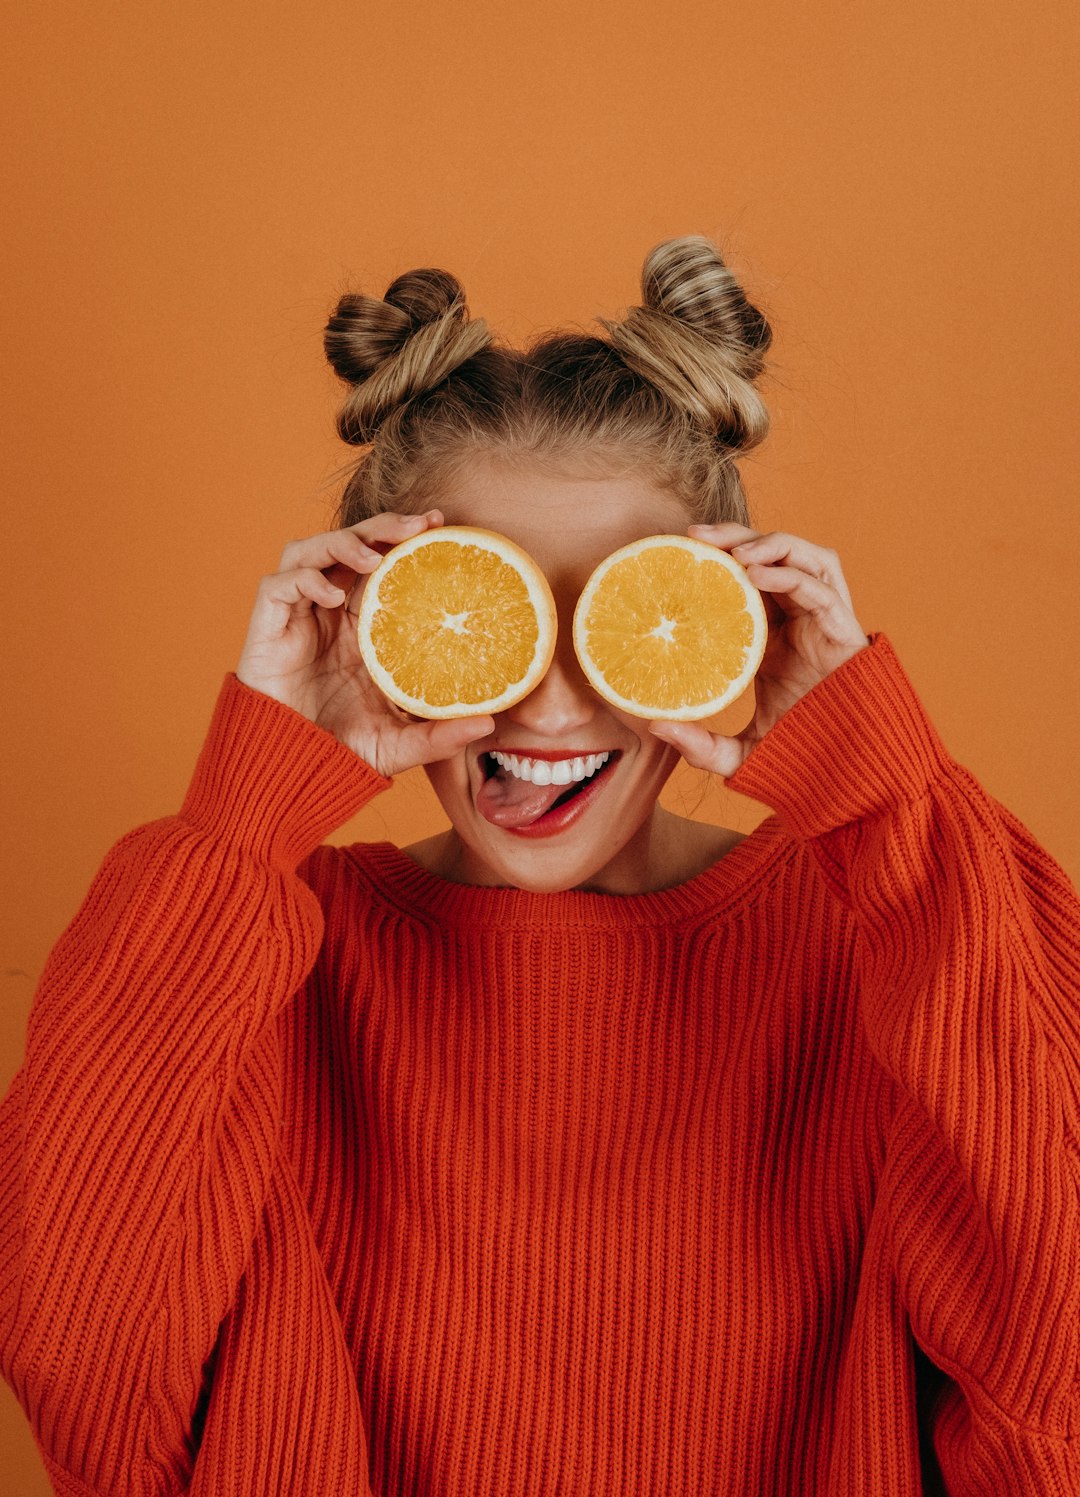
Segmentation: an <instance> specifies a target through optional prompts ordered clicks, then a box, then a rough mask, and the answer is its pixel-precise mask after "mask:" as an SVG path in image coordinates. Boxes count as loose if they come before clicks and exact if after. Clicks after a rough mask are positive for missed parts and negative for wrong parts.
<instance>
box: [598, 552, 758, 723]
mask: <svg viewBox="0 0 1080 1497" xmlns="http://www.w3.org/2000/svg"><path fill="white" fill-rule="evenodd" d="M573 628H574V649H575V651H576V652H577V657H578V660H579V662H580V663H581V668H582V670H583V671H584V673H585V675H586V676H587V677H588V680H589V682H590V684H591V685H592V687H593V689H594V690H595V691H596V692H598V693H599V695H600V696H602V697H603V698H604V700H605V701H607V702H609V703H611V705H612V706H614V707H618V708H620V709H621V710H622V711H623V712H628V713H630V714H631V715H633V716H634V717H645V718H651V719H657V718H666V719H669V720H670V721H672V722H680V721H682V722H689V721H693V720H694V719H697V718H703V717H711V716H712V715H713V714H714V713H716V712H720V711H721V710H722V709H723V708H724V707H726V706H728V704H729V703H731V702H733V701H735V699H736V698H737V697H739V696H740V695H741V694H742V693H743V692H744V691H745V690H746V688H747V686H748V685H749V684H750V682H751V680H752V679H753V677H754V675H755V674H756V672H757V670H758V667H759V666H760V664H761V660H762V657H763V655H764V653H765V644H766V641H767V638H768V620H767V618H766V615H765V606H764V604H763V602H762V599H761V594H760V592H759V591H758V590H757V588H756V587H755V586H754V585H753V583H752V582H751V581H750V579H749V577H748V576H747V573H746V569H745V567H742V566H740V564H739V563H738V562H737V561H736V560H735V559H734V557H732V556H730V555H729V554H728V553H727V552H726V551H721V550H720V549H719V548H718V547H716V546H710V545H708V544H707V543H706V542H705V541H697V540H693V539H692V538H691V537H690V536H686V535H650V536H646V537H645V538H644V539H643V540H640V541H633V542H632V543H631V544H630V545H628V546H623V547H622V548H621V549H620V550H618V551H615V552H613V553H612V554H611V555H610V556H608V557H605V559H604V560H603V561H602V562H601V563H600V565H599V566H598V567H597V568H596V569H595V570H594V571H593V573H592V575H591V576H590V577H589V579H588V581H587V582H586V584H585V587H584V589H583V591H582V593H581V596H580V597H579V599H578V602H577V607H576V608H575V610H574V625H573Z"/></svg>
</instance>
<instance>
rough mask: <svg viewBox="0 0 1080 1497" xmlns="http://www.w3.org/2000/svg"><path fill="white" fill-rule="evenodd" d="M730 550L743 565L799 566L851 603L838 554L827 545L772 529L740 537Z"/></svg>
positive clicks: (848, 603) (849, 605)
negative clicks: (755, 563) (742, 538)
mask: <svg viewBox="0 0 1080 1497" xmlns="http://www.w3.org/2000/svg"><path fill="white" fill-rule="evenodd" d="M731 554H732V556H733V557H734V558H735V560H736V561H738V562H741V563H742V565H743V566H744V567H749V565H750V563H751V562H758V563H760V564H761V565H763V566H773V565H776V564H782V565H788V566H793V567H798V568H799V570H800V571H802V572H808V573H809V574H810V576H811V577H817V578H819V579H820V580H821V581H822V582H827V583H828V584H829V586H830V587H832V588H835V590H836V591H837V592H838V593H839V594H840V596H841V597H842V598H843V599H844V602H845V603H846V604H847V606H848V607H849V608H850V607H851V595H850V593H849V592H848V586H847V582H846V580H845V578H844V573H843V569H842V567H841V565H840V557H839V556H838V555H837V553H836V552H835V551H833V550H830V549H829V548H828V547H826V546H816V545H814V543H813V542H812V541H808V540H806V539H805V538H804V537H803V536H801V535H789V534H788V533H787V532H786V531H781V530H774V531H771V532H770V533H769V534H768V535H759V536H755V537H753V538H752V539H750V540H747V541H740V542H739V544H738V545H735V546H732V548H731Z"/></svg>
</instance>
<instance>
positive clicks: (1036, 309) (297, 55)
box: [0, 0, 1080, 1497]
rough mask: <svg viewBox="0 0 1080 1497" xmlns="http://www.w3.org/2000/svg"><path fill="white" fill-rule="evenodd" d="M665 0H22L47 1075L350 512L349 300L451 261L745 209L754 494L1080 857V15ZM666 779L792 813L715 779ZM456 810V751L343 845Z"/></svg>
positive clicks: (18, 129)
mask: <svg viewBox="0 0 1080 1497" xmlns="http://www.w3.org/2000/svg"><path fill="white" fill-rule="evenodd" d="M661 14H662V13H661V11H660V10H658V9H657V7H656V5H655V4H654V3H648V4H646V3H645V0H632V3H626V0H623V3H620V4H614V3H612V0H592V3H590V4H585V5H583V4H580V3H576V0H575V3H567V0H552V3H549V4H546V5H543V6H539V7H538V6H524V5H523V6H509V5H506V4H502V3H500V4H494V3H492V0H481V3H475V0H474V3H472V4H470V5H468V6H462V5H459V4H456V3H453V0H451V3H447V0H439V3H435V0H414V3H413V4H411V5H409V6H395V5H382V6H379V7H377V8H373V7H364V6H357V5H355V4H348V5H344V4H341V3H339V0H321V3H320V4H319V5H318V6H311V7H298V6H285V5H276V4H269V5H264V6H260V7H257V8H256V9H255V10H254V11H253V10H252V9H251V8H250V7H249V6H247V5H240V4H238V3H236V0H215V3H213V4H211V3H205V0H204V3H199V4H191V3H187V4H184V3H181V4H179V5H176V6H171V7H166V6H161V7H158V6H149V7H148V6H145V5H136V4H134V3H133V0H126V3H121V4H117V5H111V6H106V7H102V6H100V5H96V4H90V3H89V0H63V3H59V0H36V3H35V4H34V5H32V6H29V5H24V6H21V7H18V8H17V10H15V11H12V12H9V16H8V19H7V22H6V25H5V42H6V46H7V62H6V65H5V67H6V76H5V77H4V78H3V80H2V81H3V88H2V89H0V111H2V129H3V139H4V141H5V143H6V145H7V153H6V155H7V160H6V164H5V166H4V192H3V202H4V205H5V217H6V220H7V227H6V233H5V235H4V239H3V249H2V253H3V257H4V265H3V281H2V284H3V290H4V294H3V297H2V298H0V317H2V318H3V322H4V337H5V355H4V365H3V379H4V406H5V411H4V416H5V419H4V423H3V424H4V432H5V438H4V440H5V448H6V451H5V458H6V469H7V476H6V483H5V494H6V502H5V510H6V514H5V541H4V547H5V549H4V555H5V567H4V571H5V579H4V580H5V584H6V586H5V594H6V598H7V602H6V605H5V606H6V608H7V610H8V612H7V617H6V622H5V625H4V636H3V643H4V652H5V656H6V662H5V663H6V670H7V685H6V687H5V692H4V697H5V706H6V712H5V720H6V731H5V733H4V741H5V748H6V750H7V756H8V757H7V763H6V766H5V774H4V788H5V791H6V794H7V804H6V807H5V811H4V832H5V838H4V840H5V845H6V854H7V855H6V858H5V860H4V881H5V884H4V890H3V899H2V902H0V909H2V912H3V919H4V923H5V934H4V946H3V958H4V960H3V964H2V966H3V988H2V1003H0V1085H2V1086H3V1087H4V1088H6V1086H7V1084H8V1082H9V1080H10V1078H11V1076H12V1075H13V1074H14V1071H15V1069H16V1067H17V1066H18V1064H19V1062H20V1060H21V1058H22V1053H23V1037H24V1032H25V1024H26V1017H27V1013H28V1010H29V1005H30V998H31V993H32V991H33V987H34V984H35V982H36V979H37V977H38V974H39V973H40V971H41V968H42V964H43V962H44V959H45V956H46V954H47V952H48V950H49V948H50V946H51V945H52V944H53V942H54V941H55V940H56V938H57V937H58V936H59V934H60V932H61V930H62V929H63V928H64V926H65V925H66V924H67V922H68V921H69V920H70V919H71V917H72V916H73V915H74V913H75V911H76V909H77V907H78V904H79V902H80V901H81V899H82V896H83V894H84V893H85V891H86V888H87V886H88V884H89V881H90V879H91V877H92V876H93V873H94V871H95V869H96V868H97V866H98V864H99V862H100V860H101V858H102V857H103V855H104V853H105V851H106V849H107V848H108V847H109V846H110V845H111V844H112V843H113V842H114V841H115V840H116V839H117V838H118V837H120V836H121V835H122V834H123V833H124V832H125V831H127V830H128V829H129V828H131V827H133V826H135V825H138V824H139V823H141V822H144V821H147V820H150V819H153V818H156V817H159V816H163V815H167V814H169V813H170V812H172V811H174V810H175V809H176V808H177V807H178V806H179V804H180V801H181V799H182V797H183V793H184V790H185V788H186V786H187V783H188V779H189V776H190V773H191V770H192V768H193V766H194V762H195V758H196V755H197V752H198V749H199V746H200V744H201V742H202V738H203V734H204V732H205V729H206V726H207V723H208V721H209V714H210V711H211V708H212V706H213V702H214V699H215V697H216V695H217V691H218V688H219V686H220V683H221V678H222V676H223V674H224V672H225V671H227V670H230V669H232V668H233V667H234V666H235V664H236V662H237V659H238V656H239V651H240V647H241V645H242V642H243V638H244V634H245V632H246V625H247V618H248V614H249V612H250V608H251V604H252V601H253V599H254V593H255V588H256V585H257V583H258V579H259V577H260V576H261V575H263V573H265V572H268V571H273V570H276V569H277V562H278V557H279V555H280V552H281V549H282V546H283V545H284V544H285V542H286V541H288V540H291V539H293V538H294V537H296V536H300V535H305V534H311V533H314V532H315V531H318V530H322V529H325V528H327V525H328V523H329V519H330V515H331V512H332V506H333V501H334V499H335V497H336V493H337V486H336V485H335V484H334V481H333V474H334V470H335V468H336V467H337V466H338V465H339V464H340V463H342V462H344V461H346V460H348V459H349V458H351V457H352V456H354V455H355V453H354V451H353V449H349V448H346V447H345V446H344V445H343V444H341V443H340V442H339V441H338V439H337V437H336V436H335V434H334V430H333V416H334V413H335V411H336V408H337V404H338V399H339V392H340V388H341V387H340V386H339V385H338V384H337V382H336V381H335V380H334V377H333V376H332V374H331V373H330V370H329V368H328V366H327V365H326V363H325V361H324V358H323V355H322V351H321V329H322V326H323V323H324V322H325V319H326V316H327V314H328V312H329V310H330V307H331V305H332V303H333V301H334V299H335V298H336V296H337V295H338V294H339V293H340V292H341V291H343V290H346V289H363V290H366V291H372V292H374V293H376V294H381V293H382V292H383V290H385V288H386V285H387V284H388V282H389V281H390V280H391V279H392V278H393V276H395V275H397V274H398V273H399V272H400V271H402V270H404V269H407V268H410V267H413V266H418V265H439V266H445V267H446V268H448V269H450V270H452V271H454V272H455V273H456V274H457V275H459V276H460V277H461V278H462V280H463V282H464V284H465V287H466V290H467V292H468V295H469V301H470V306H471V308H472V311H473V313H474V315H477V316H483V317H485V318H486V319H487V320H488V321H489V322H490V323H491V324H492V325H493V326H494V327H495V329H496V330H497V331H498V332H501V333H502V334H503V335H504V336H506V337H507V338H510V339H512V340H516V339H519V338H521V337H523V336H524V335H526V334H528V333H530V332H531V331H533V330H534V329H537V328H542V327H547V326H550V325H553V324H567V323H573V324H577V325H579V326H582V327H585V326H588V325H589V324H590V323H591V322H592V319H593V318H594V317H596V316H598V315H603V316H615V315H618V314H619V313H620V312H621V311H622V310H623V309H624V308H625V307H626V306H627V305H629V304H632V303H633V302H634V301H636V300H637V299H638V284H637V275H638V271H639V269H640V265H641V261H642V259H643V258H644V255H645V253H646V251H647V250H648V249H649V248H650V247H651V246H652V245H653V244H654V243H656V242H657V241H658V240H660V239H664V238H668V237H670V236H672V235H675V234H684V233H705V234H708V235H710V236H711V237H713V238H714V239H716V240H717V241H718V242H719V243H720V244H721V245H722V246H723V247H724V249H725V250H726V251H727V252H728V256H729V259H730V261H731V263H732V264H733V266H734V268H735V269H736V270H737V271H738V272H739V273H740V274H741V275H742V277H743V281H744V285H745V286H746V288H747V290H748V292H749V293H750V295H751V297H752V299H754V300H756V301H757V302H758V304H759V305H760V306H761V307H762V309H763V310H765V312H766V313H767V315H768V316H769V318H770V320H771V321H772V323H773V327H774V331H775V344H774V368H775V373H774V377H773V379H772V381H771V382H770V384H769V385H768V387H767V388H766V390H765V393H766V396H767V399H768V401H769V404H770V407H771V410H772V413H773V422H774V424H773V430H772V433H771V436H770V438H769V440H768V442H767V443H766V445H765V446H764V447H762V448H759V449H758V451H757V452H756V453H755V454H753V455H752V457H751V459H750V460H748V461H746V462H745V463H744V465H743V472H744V476H745V479H746V483H747V487H748V490H749V493H750V498H751V505H752V507H753V510H754V520H755V524H756V525H757V527H758V528H759V529H762V530H771V529H784V530H790V531H794V532H796V533H798V534H801V535H804V536H806V537H808V538H810V539H812V540H814V541H817V542H819V543H820V544H822V545H827V546H833V547H835V548H836V549H837V550H838V551H839V553H840V556H841V559H842V562H843V565H844V570H845V574H846V576H847V578H848V581H849V584H850V587H851V590H852V594H853V599H854V603H855V609H856V613H857V615H858V617H859V619H860V621H861V622H862V624H863V626H864V627H865V628H867V629H884V630H885V631H886V632H887V633H888V635H889V636H890V638H891V639H892V641H893V643H894V645H895V646H896V647H897V649H898V651H899V654H900V656H901V659H902V660H903V661H904V663H905V665H906V667H907V669H908V672H909V674H910V675H911V676H912V678H913V680H914V681H915V683H916V686H917V688H918V690H919V692H920V695H921V696H922V698H923V700H924V702H925V703H926V705H927V707H928V709H929V711H930V713H931V716H932V717H933V719H934V721H935V722H936V724H937V726H938V728H939V730H940V732H941V733H942V736H943V737H944V739H945V741H946V743H947V745H948V746H949V748H950V749H951V751H952V753H953V754H954V755H955V757H956V758H958V759H959V760H960V761H961V762H962V763H964V764H966V765H967V766H968V767H969V768H970V769H971V770H972V771H973V772H974V773H975V774H976V775H977V776H978V777H979V779H980V780H981V781H982V783H983V784H984V785H985V786H986V788H987V789H988V790H990V791H991V793H992V794H994V795H996V796H997V797H998V798H999V799H1001V800H1003V801H1004V802H1005V803H1006V804H1008V805H1009V806H1010V807H1011V808H1012V809H1013V810H1014V811H1015V812H1016V813H1017V815H1019V816H1020V817H1021V819H1022V820H1024V821H1025V822H1026V823H1027V824H1028V826H1029V827H1030V828H1031V829H1032V830H1033V832H1034V833H1035V834H1036V836H1037V837H1038V838H1039V839H1040V840H1041V841H1042V842H1043V844H1044V845H1045V846H1046V847H1047V848H1048V849H1049V850H1050V851H1051V852H1052V853H1053V854H1054V855H1055V856H1056V857H1057V858H1058V860H1059V861H1060V862H1062V863H1063V864H1064V865H1065V867H1066V868H1067V869H1068V870H1069V872H1070V873H1071V875H1072V876H1073V878H1074V880H1077V879H1080V776H1078V775H1077V773H1076V758H1077V748H1078V740H1080V733H1078V727H1080V705H1078V704H1080V692H1078V685H1080V680H1078V671H1077V664H1076V658H1077V644H1076V637H1077V628H1078V624H1080V604H1078V601H1077V587H1078V582H1080V569H1078V564H1077V551H1078V541H1080V533H1078V531H1080V527H1078V523H1077V498H1076V487H1077V476H1076V475H1077V450H1076V448H1077V432H1078V430H1080V422H1078V421H1077V418H1076V402H1077V390H1078V380H1077V373H1078V371H1077V364H1076V357H1077V354H1076V350H1077V344H1078V339H1077V292H1076V285H1077V272H1076V266H1077V247H1078V246H1077V217H1078V213H1077V193H1076V182H1077V164H1078V163H1077V130H1076V118H1075V114H1074V106H1075V97H1076V89H1077V83H1078V75H1080V68H1078V66H1077V62H1078V56H1077V42H1078V40H1080V36H1078V31H1077V22H1076V19H1075V7H1073V6H1072V5H1066V4H1065V3H1039V4H1036V5H1035V6H1034V7H1029V6H1027V5H1025V4H1022V3H1021V0H1010V3H1002V0H984V3H982V4H980V5H975V4H970V3H969V4H959V5H948V6H941V5H939V4H936V3H935V4H930V3H928V0H911V3H908V4H905V5H902V6H893V5H885V4H881V5H878V4H867V5H852V4H850V3H848V0H842V3H841V0H822V3H819V4H817V5H815V6H806V7H798V6H793V5H791V4H788V3H786V0H756V3H755V4H753V5H746V4H743V5H738V6H725V5H722V4H718V3H717V0H673V3H672V6H671V7H670V8H669V10H668V11H667V13H666V15H665V16H664V18H663V19H661ZM744 706H745V707H746V709H747V710H744V711H743V712H742V721H744V720H745V718H746V717H747V716H748V715H749V704H744ZM741 725H742V722H741V721H739V722H737V723H735V722H733V724H732V730H736V729H737V728H738V727H739V726H741ZM665 803H666V804H669V805H671V806H672V807H673V808H680V809H683V810H684V812H692V813H693V814H696V815H698V816H701V817H705V818H708V819H711V820H715V821H719V822H722V823H725V824H727V825H731V826H737V827H738V828H739V829H741V830H744V831H747V830H750V829H751V828H752V827H753V826H754V825H756V823H757V822H758V821H759V820H761V818H762V816H763V815H765V814H766V811H765V808H764V807H761V806H758V805H756V804H755V803H753V802H750V801H746V800H742V799H740V798H738V797H736V796H734V795H732V794H729V793H727V792H725V791H724V790H723V788H722V785H720V784H717V783H713V784H711V785H708V783H707V782H706V783H705V784H703V776H702V775H701V774H699V773H698V772H696V771H688V770H687V771H680V772H679V775H678V776H677V777H676V780H675V781H673V782H672V784H671V785H670V786H669V787H668V790H667V791H666V792H665ZM445 824H446V823H445V820H444V818H443V816H442V812H441V809H440V808H439V806H438V803H437V802H436V801H435V800H434V797H433V796H432V794H431V792H430V791H429V789H428V787H427V782H426V780H425V779H424V777H423V774H422V772H421V771H419V770H417V771H414V772H412V773H411V774H407V775H404V776H402V777H401V778H400V779H399V781H398V782H397V783H396V784H395V786H394V788H393V790H392V791H391V792H389V793H388V794H387V795H385V796H383V797H381V798H380V799H379V800H378V801H377V802H376V803H375V805H374V806H372V807H371V808H369V810H368V811H366V812H365V813H363V814H362V815H361V816H359V817H358V818H357V819H356V820H355V821H354V822H351V823H350V824H349V825H348V826H346V827H343V828H342V829H341V830H340V832H339V833H338V834H337V835H336V836H335V838H334V839H332V840H334V841H353V840H356V839H358V838H365V839H372V840H381V839H388V840H393V841H397V842H401V843H404V842H408V841H412V840H414V839H415V838H417V837H419V836H423V835H427V834H429V833H430V832H432V831H434V830H436V829H438V828H439V827H441V826H444V825H445ZM0 1419H2V1424H0V1451H2V1459H0V1484H3V1483H6V1486H3V1494H5V1497H6V1494H8V1493H10V1494H16V1493H18V1494H19V1497H33V1494H35V1493H45V1492H47V1491H48V1486H47V1484H46V1482H45V1479H44V1477H43V1475H42V1474H41V1468H40V1463H39V1461H38V1458H37V1455H36V1452H35V1449H34V1445H33V1442H32V1439H31V1435H30V1432H29V1427H28V1425H27V1424H26V1421H25V1419H24V1418H23V1415H22V1412H21V1410H20V1409H19V1407H18V1405H17V1404H16V1402H15V1400H14V1397H13V1395H12V1393H11V1391H10V1390H9V1389H8V1388H7V1386H6V1384H3V1383H2V1382H0Z"/></svg>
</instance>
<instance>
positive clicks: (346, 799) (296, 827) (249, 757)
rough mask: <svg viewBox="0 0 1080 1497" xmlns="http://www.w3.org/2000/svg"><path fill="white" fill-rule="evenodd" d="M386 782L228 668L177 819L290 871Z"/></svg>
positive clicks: (329, 737)
mask: <svg viewBox="0 0 1080 1497" xmlns="http://www.w3.org/2000/svg"><path fill="white" fill-rule="evenodd" d="M392 784H393V781H392V780H388V779H386V778H384V776H382V775H381V774H378V773H377V772H376V770H374V769H373V768H372V767H371V765H370V764H368V763H367V762H366V760H364V759H361V758H360V756H359V755H358V754H355V753H353V751H352V749H350V748H347V747H346V745H345V744H343V743H342V742H340V740H339V739H337V738H335V737H334V735H333V734H332V733H330V732H328V731H327V730H326V729H325V728H320V727H319V726H318V725H317V724H316V723H313V722H312V721H311V720H310V718H307V717H305V716H304V715H303V713H301V712H297V711H296V710H295V709H294V708H292V707H287V706H285V704H284V703H283V702H279V701H277V700H276V699H275V698H274V697H270V696H267V695H266V693H265V692H261V691H256V690H255V688H254V687H251V686H247V685H245V684H244V682H242V681H240V680H239V679H238V678H237V676H236V673H235V672H234V671H229V672H228V673H227V674H226V676H225V680H224V682H223V683H222V687H221V691H220V692H219V694H218V699H217V704H216V706H215V708H214V713H213V717H212V718H211V722H210V728H209V731H208V732H207V735H206V739H205V742H204V743H203V747H202V750H201V752H200V754H199V758H198V761H197V763H196V766H195V773H194V776H193V777H192V781H191V785H190V787H189V789H188V792H187V796H186V798H185V800H184V804H183V806H182V807H181V808H180V817H181V819H182V820H184V821H187V822H189V823H190V824H191V825H192V826H196V827H198V828H199V829H200V830H202V831H205V832H208V833H210V834H211V835H212V836H215V837H222V838H224V839H225V840H226V841H228V842H231V843H232V844H233V845H234V846H237V847H240V848H242V849H243V850H244V851H246V852H248V853H250V854H251V856H252V857H254V858H257V859H259V860H260V861H262V862H266V863H270V864H272V865H273V866H275V867H277V868H279V869H281V870H283V871H285V872H288V873H292V872H295V870H296V868H297V866H298V865H299V864H300V862H302V860H303V859H304V858H306V857H307V855H308V854H309V853H311V852H313V851H314V850H315V848H316V847H318V846H319V844H320V843H321V842H322V841H323V840H324V838H325V837H326V836H327V835H328V834H329V833H330V832H332V831H334V830H336V828H337V827H339V826H342V825H343V824H344V823H345V822H346V821H348V820H349V818H350V817H351V816H354V815H355V814H356V812H357V811H359V810H360V808H361V807H362V806H363V805H365V804H366V803H367V801H369V800H371V799H372V797H373V796H375V795H377V794H378V793H379V791H380V790H387V789H389V787H390V786H391V785H392Z"/></svg>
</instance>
